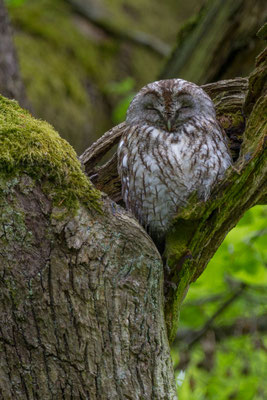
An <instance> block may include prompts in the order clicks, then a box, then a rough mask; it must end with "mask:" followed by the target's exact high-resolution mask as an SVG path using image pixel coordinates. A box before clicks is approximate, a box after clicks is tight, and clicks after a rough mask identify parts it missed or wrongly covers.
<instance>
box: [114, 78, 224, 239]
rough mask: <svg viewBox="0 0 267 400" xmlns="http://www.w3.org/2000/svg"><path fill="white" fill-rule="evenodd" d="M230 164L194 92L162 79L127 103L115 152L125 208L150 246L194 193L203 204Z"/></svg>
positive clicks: (202, 97) (210, 113)
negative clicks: (139, 227) (137, 223)
mask: <svg viewBox="0 0 267 400" xmlns="http://www.w3.org/2000/svg"><path fill="white" fill-rule="evenodd" d="M231 163H232V160H231V156H230V152H229V149H228V146H227V142H226V138H225V136H224V133H223V131H222V129H221V128H220V126H219V125H218V122H217V120H216V113H215V109H214V105H213V102H212V100H211V99H210V97H209V96H208V95H207V93H205V92H204V91H203V90H202V89H201V88H200V87H199V86H197V85H195V84H194V83H191V82H187V81H185V80H182V79H167V80H161V81H157V82H153V83H150V84H148V85H147V86H145V87H143V88H142V89H141V90H140V91H139V92H138V93H137V95H136V96H135V97H134V99H133V100H132V102H131V104H130V106H129V108H128V111H127V117H126V127H125V131H124V133H123V135H122V137H121V140H120V143H119V146H118V172H119V175H120V178H121V183H122V196H123V200H124V202H125V205H126V208H127V209H128V210H130V211H131V212H132V213H133V214H134V215H135V217H136V218H137V219H138V221H139V222H140V223H141V224H142V225H143V226H144V228H145V229H146V230H147V231H148V233H149V234H150V236H152V238H153V239H154V240H155V241H160V240H162V238H164V236H165V235H166V231H167V230H168V229H169V227H170V224H171V222H172V219H173V217H174V216H175V214H176V213H177V211H178V210H179V209H181V208H182V207H185V206H186V205H187V201H188V198H189V196H190V195H191V194H193V193H194V192H195V193H197V195H198V198H199V199H201V200H204V201H205V200H207V198H208V196H209V194H210V191H211V189H212V187H213V186H214V185H215V184H216V183H217V182H218V181H219V180H220V179H222V177H223V175H224V172H225V170H226V169H227V168H228V167H229V166H230V165H231Z"/></svg>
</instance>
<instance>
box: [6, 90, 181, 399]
mask: <svg viewBox="0 0 267 400" xmlns="http://www.w3.org/2000/svg"><path fill="white" fill-rule="evenodd" d="M0 146H1V149H2V150H3V151H2V152H1V153H0V210H1V212H0V285H1V289H0V294H1V301H0V308H1V310H0V352H1V358H0V397H1V398H3V399H5V400H6V399H97V400H99V399H103V400H107V399H123V400H124V399H136V400H137V399H175V398H176V394H175V384H174V377H173V367H172V362H171V358H170V353H169V344H168V339H167V331H166V325H165V321H164V314H163V308H164V307H163V303H164V300H163V268H162V261H161V258H160V255H159V254H158V252H157V250H156V248H155V246H154V244H153V242H152V241H151V239H150V238H149V236H148V235H147V234H146V233H145V232H144V230H143V229H142V228H141V227H140V226H139V224H138V223H137V222H136V221H135V220H134V219H133V218H132V217H131V216H130V215H128V214H127V213H126V212H125V211H124V210H123V209H122V208H120V207H119V206H117V205H116V204H115V203H113V202H111V201H110V200H108V198H107V197H105V196H104V197H102V198H100V194H99V193H98V192H97V191H96V190H95V189H94V188H93V187H92V186H91V185H90V183H89V182H88V180H87V179H86V178H85V175H83V173H82V171H81V169H80V166H79V163H78V161H77V160H76V157H75V153H74V152H73V150H72V149H71V148H70V146H69V145H68V144H67V143H66V142H65V141H64V140H62V139H61V138H59V136H58V135H57V133H56V132H54V131H53V130H52V128H51V127H50V126H49V125H47V124H46V123H44V122H41V121H36V120H34V119H33V118H32V117H31V116H30V115H29V114H28V113H27V112H25V111H23V110H21V109H20V108H19V107H18V106H17V104H16V103H15V102H13V101H9V100H7V99H4V98H1V96H0ZM60 157H62V158H60ZM80 182H82V184H80ZM83 188H85V191H83ZM84 196H85V197H84ZM86 197H87V200H86ZM86 204H87V205H86Z"/></svg>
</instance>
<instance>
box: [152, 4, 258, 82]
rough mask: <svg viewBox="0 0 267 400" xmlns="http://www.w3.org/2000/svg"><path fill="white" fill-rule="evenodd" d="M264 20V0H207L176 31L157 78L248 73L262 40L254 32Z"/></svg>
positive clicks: (201, 78)
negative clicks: (175, 39)
mask: <svg viewBox="0 0 267 400" xmlns="http://www.w3.org/2000/svg"><path fill="white" fill-rule="evenodd" d="M265 21H266V2H265V0H235V1H232V0H208V1H206V4H205V7H203V8H202V10H201V11H200V12H199V14H197V15H195V16H194V17H192V18H190V19H189V20H188V22H186V23H185V25H184V26H183V27H182V28H181V30H180V31H179V33H178V38H177V45H176V47H175V48H174V50H173V52H172V54H171V56H170V58H169V59H168V60H167V62H166V65H165V67H164V68H163V71H162V72H161V74H160V79H166V78H183V79H186V80H188V81H191V82H195V83H197V84H199V85H203V84H205V83H208V82H214V81H218V80H220V79H229V78H233V77H235V76H243V77H244V76H247V75H249V74H250V73H251V71H252V70H253V68H254V59H255V57H256V56H257V55H258V54H259V53H260V52H261V51H262V50H263V48H264V43H263V42H262V41H261V40H260V39H259V38H257V36H256V33H257V31H258V30H259V28H260V27H261V25H262V24H264V22H265Z"/></svg>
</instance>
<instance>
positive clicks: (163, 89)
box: [126, 79, 216, 132]
mask: <svg viewBox="0 0 267 400" xmlns="http://www.w3.org/2000/svg"><path fill="white" fill-rule="evenodd" d="M197 116H199V117H205V118H210V119H213V120H214V119H215V118H216V113H215V109H214V105H213V102H212V100H211V98H210V97H209V96H208V95H207V93H205V92H204V90H202V89H201V88H200V87H199V86H197V85H195V84H194V83H192V82H188V81H185V80H183V79H166V80H162V81H156V82H153V83H149V84H148V85H146V86H144V87H143V88H142V89H141V90H140V91H139V92H138V93H137V95H136V96H135V97H134V99H133V100H132V102H131V104H130V106H129V108H128V111H127V117H126V123H127V124H130V125H143V124H146V125H149V126H153V127H155V128H159V129H163V130H166V131H168V132H175V131H176V130H177V129H179V128H180V127H181V125H183V124H185V123H187V122H189V121H190V120H191V119H192V118H194V117H197Z"/></svg>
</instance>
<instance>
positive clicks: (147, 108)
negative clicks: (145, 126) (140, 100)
mask: <svg viewBox="0 0 267 400" xmlns="http://www.w3.org/2000/svg"><path fill="white" fill-rule="evenodd" d="M145 109H146V110H150V111H156V112H158V110H157V109H156V108H155V107H153V106H150V105H149V106H145Z"/></svg>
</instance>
